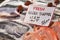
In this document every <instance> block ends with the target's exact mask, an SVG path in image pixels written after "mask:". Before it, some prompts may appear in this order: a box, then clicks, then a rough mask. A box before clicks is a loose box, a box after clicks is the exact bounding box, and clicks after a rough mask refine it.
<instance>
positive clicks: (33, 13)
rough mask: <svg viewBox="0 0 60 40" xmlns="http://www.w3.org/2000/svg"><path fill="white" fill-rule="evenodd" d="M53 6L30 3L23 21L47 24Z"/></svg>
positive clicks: (53, 8)
mask: <svg viewBox="0 0 60 40" xmlns="http://www.w3.org/2000/svg"><path fill="white" fill-rule="evenodd" d="M54 10H55V7H44V6H40V5H30V6H29V8H28V11H27V14H26V17H25V19H24V22H26V23H30V24H36V25H41V26H49V24H50V21H51V19H52V15H53V12H54Z"/></svg>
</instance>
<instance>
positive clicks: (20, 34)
mask: <svg viewBox="0 0 60 40" xmlns="http://www.w3.org/2000/svg"><path fill="white" fill-rule="evenodd" d="M53 1H54V2H53ZM52 2H53V3H52ZM30 5H38V6H39V5H40V6H41V7H42V6H43V7H48V8H52V7H54V8H55V10H54V12H53V13H54V14H53V16H52V18H51V21H50V23H49V25H48V26H43V25H37V24H32V23H27V22H29V21H27V22H24V19H25V17H26V15H27V12H28V10H29V7H30ZM43 7H42V8H38V7H37V6H36V7H35V10H34V11H37V10H38V11H41V10H44V8H43ZM31 11H32V7H31ZM38 11H37V12H36V13H35V12H33V11H32V13H31V14H34V15H36V16H35V17H34V16H33V15H32V17H31V19H33V20H35V19H36V21H38V20H39V18H40V17H39V15H40V14H38V16H37V13H38ZM47 11H48V10H47ZM50 11H51V10H50ZM50 11H48V13H49V12H50ZM39 13H40V12H39ZM42 13H43V11H42V12H41V15H43V16H44V15H45V14H46V15H49V14H47V13H45V12H44V13H45V14H44V13H43V14H42ZM29 14H30V13H29ZM41 15H40V16H41ZM46 15H45V16H46ZM43 16H42V17H43ZM28 17H29V16H28ZM49 17H50V16H49ZM46 18H48V16H47V17H46ZM27 20H28V18H27ZM42 20H43V21H42V23H45V22H47V21H48V20H46V21H45V20H44V19H43V18H42ZM0 40H60V0H0Z"/></svg>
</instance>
